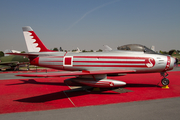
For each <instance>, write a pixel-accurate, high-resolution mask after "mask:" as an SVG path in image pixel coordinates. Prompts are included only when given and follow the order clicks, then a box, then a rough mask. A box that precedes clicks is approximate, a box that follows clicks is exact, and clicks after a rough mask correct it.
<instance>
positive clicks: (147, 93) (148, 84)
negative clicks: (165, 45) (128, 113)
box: [0, 71, 180, 114]
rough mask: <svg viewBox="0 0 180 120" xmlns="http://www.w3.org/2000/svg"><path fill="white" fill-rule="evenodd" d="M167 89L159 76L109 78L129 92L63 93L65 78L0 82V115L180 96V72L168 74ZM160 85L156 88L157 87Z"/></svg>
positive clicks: (157, 74) (135, 75) (156, 74)
mask: <svg viewBox="0 0 180 120" xmlns="http://www.w3.org/2000/svg"><path fill="white" fill-rule="evenodd" d="M168 73H169V76H168V79H169V80H170V85H169V88H170V89H162V88H161V87H160V86H161V83H160V81H161V79H162V77H161V76H160V74H159V73H152V74H130V75H126V76H121V77H109V78H110V79H115V80H121V81H124V82H126V83H127V85H126V86H124V89H128V90H131V91H132V92H127V93H118V92H115V91H112V90H108V91H101V92H96V91H94V92H86V91H78V92H66V90H70V88H69V87H68V86H67V85H66V84H64V80H65V79H68V78H67V77H62V78H36V79H26V78H24V79H23V78H22V79H15V80H0V113H1V114H2V113H12V112H26V111H38V110H50V109H60V108H69V107H81V106H90V105H104V104H112V103H122V102H132V101H143V100H153V99H162V98H171V97H179V96H180V78H179V75H180V71H175V72H168ZM158 83H159V85H158Z"/></svg>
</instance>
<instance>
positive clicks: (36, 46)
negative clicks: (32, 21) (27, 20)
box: [22, 26, 54, 52]
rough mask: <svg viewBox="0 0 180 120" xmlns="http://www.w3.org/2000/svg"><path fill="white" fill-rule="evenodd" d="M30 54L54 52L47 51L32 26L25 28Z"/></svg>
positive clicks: (24, 32)
mask: <svg viewBox="0 0 180 120" xmlns="http://www.w3.org/2000/svg"><path fill="white" fill-rule="evenodd" d="M22 29H23V34H24V38H25V41H26V45H27V49H28V52H54V51H52V50H49V49H47V47H46V46H45V45H44V44H43V43H42V41H41V40H40V39H39V37H38V36H37V35H36V33H35V32H34V31H33V29H32V28H31V27H30V26H26V27H23V28H22Z"/></svg>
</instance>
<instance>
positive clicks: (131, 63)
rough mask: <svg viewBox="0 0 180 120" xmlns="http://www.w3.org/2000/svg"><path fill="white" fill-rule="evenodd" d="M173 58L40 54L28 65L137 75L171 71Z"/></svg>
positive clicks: (125, 54) (132, 54)
mask: <svg viewBox="0 0 180 120" xmlns="http://www.w3.org/2000/svg"><path fill="white" fill-rule="evenodd" d="M174 61H175V60H174V58H172V57H170V56H165V55H160V54H147V53H144V52H134V51H110V52H88V53H84V52H81V53H73V52H67V53H66V52H40V53H39V56H38V57H33V58H31V57H30V63H31V64H33V65H37V66H42V67H48V68H53V69H59V70H71V71H78V70H86V71H92V70H113V69H114V70H117V69H123V70H136V72H137V73H144V72H146V73H147V72H164V71H168V70H172V69H173V67H174Z"/></svg>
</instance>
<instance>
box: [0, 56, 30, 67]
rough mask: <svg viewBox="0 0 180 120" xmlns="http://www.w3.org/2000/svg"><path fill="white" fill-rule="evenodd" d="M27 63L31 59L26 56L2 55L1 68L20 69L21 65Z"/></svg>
mask: <svg viewBox="0 0 180 120" xmlns="http://www.w3.org/2000/svg"><path fill="white" fill-rule="evenodd" d="M25 64H29V59H28V58H27V57H25V56H16V55H10V56H4V57H0V70H5V69H6V70H19V67H20V66H22V65H25Z"/></svg>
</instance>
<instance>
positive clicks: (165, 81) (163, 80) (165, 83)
mask: <svg viewBox="0 0 180 120" xmlns="http://www.w3.org/2000/svg"><path fill="white" fill-rule="evenodd" d="M161 83H162V84H163V85H169V79H167V78H163V79H162V80H161Z"/></svg>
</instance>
